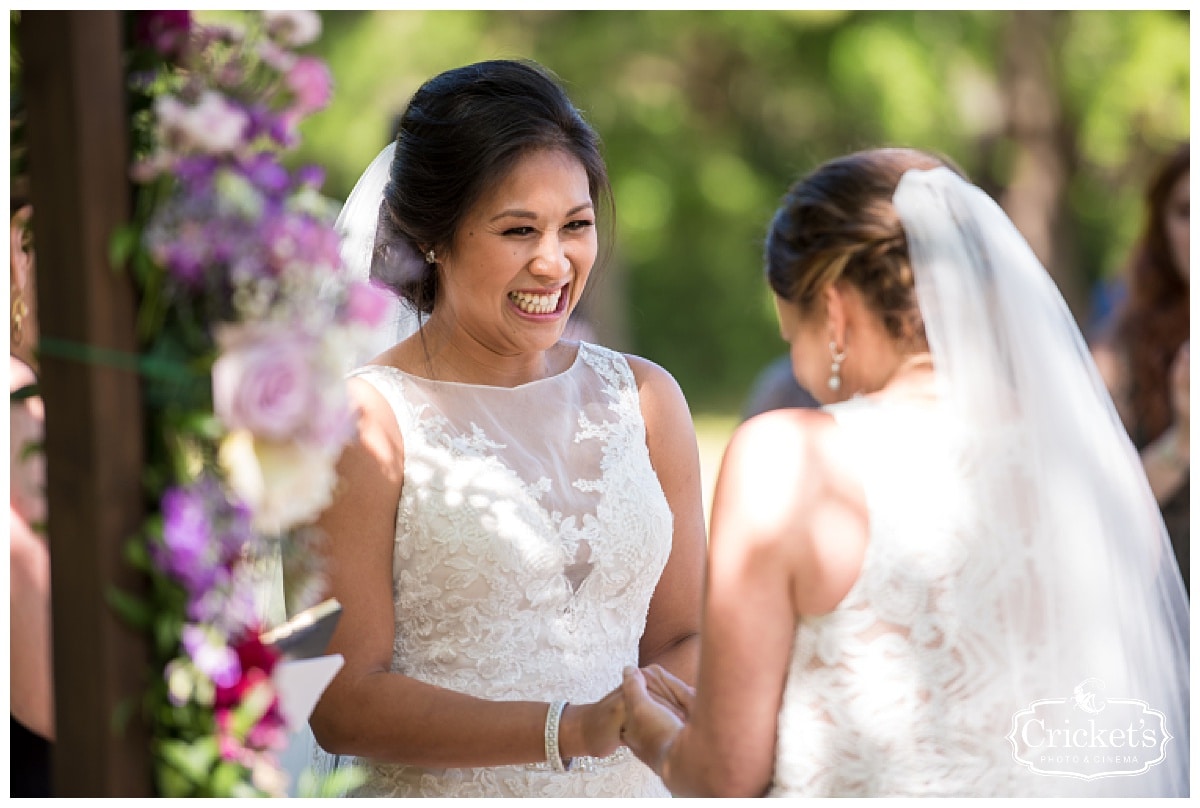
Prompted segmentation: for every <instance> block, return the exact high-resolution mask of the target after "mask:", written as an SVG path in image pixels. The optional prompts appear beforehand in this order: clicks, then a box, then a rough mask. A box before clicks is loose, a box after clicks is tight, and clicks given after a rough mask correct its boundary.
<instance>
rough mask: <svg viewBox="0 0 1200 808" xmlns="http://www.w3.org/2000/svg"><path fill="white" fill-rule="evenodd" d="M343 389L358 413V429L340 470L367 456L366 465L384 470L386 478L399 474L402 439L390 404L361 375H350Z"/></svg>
mask: <svg viewBox="0 0 1200 808" xmlns="http://www.w3.org/2000/svg"><path fill="white" fill-rule="evenodd" d="M346 390H347V394H348V395H349V397H350V401H351V404H352V405H353V407H354V408H355V410H356V412H357V414H358V429H357V434H356V436H355V439H354V440H353V441H351V442H350V444H349V445H348V446H347V447H346V451H345V454H344V455H343V466H344V467H348V468H344V471H351V470H352V469H354V468H356V467H361V465H362V464H363V461H367V459H368V458H370V461H369V462H368V463H366V465H368V466H369V467H370V468H372V469H373V470H375V471H379V470H387V474H386V477H387V478H390V479H398V478H399V477H402V476H403V457H404V438H403V436H402V435H401V433H400V426H399V424H398V423H397V422H396V415H395V413H394V412H393V411H392V406H391V404H390V403H389V402H388V400H387V398H386V397H385V396H384V395H383V393H381V392H380V391H379V389H378V388H377V387H375V385H373V384H371V383H370V382H368V381H367V380H365V379H363V378H361V377H352V378H351V379H350V380H349V381H348V382H347V386H346ZM355 461H358V462H355Z"/></svg>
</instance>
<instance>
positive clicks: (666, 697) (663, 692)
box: [642, 665, 696, 721]
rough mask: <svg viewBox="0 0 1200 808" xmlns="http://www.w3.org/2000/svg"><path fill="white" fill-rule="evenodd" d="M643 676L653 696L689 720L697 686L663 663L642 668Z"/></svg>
mask: <svg viewBox="0 0 1200 808" xmlns="http://www.w3.org/2000/svg"><path fill="white" fill-rule="evenodd" d="M642 677H643V678H644V679H645V680H646V690H647V691H649V693H650V695H651V696H653V697H654V698H656V699H658V701H659V702H660V703H661V704H663V705H664V706H666V707H669V708H670V709H671V711H672V712H674V713H675V715H676V716H678V717H679V719H680V720H681V721H687V720H688V716H689V715H691V713H692V700H693V699H694V698H695V697H696V690H695V688H693V687H692V686H691V685H689V684H688V683H687V682H685V681H683V680H682V679H680V678H679V677H677V676H676V675H675V674H673V673H671V672H670V671H669V670H667V669H666V668H664V667H662V666H661V665H648V666H646V667H645V668H642Z"/></svg>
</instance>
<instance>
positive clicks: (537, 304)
mask: <svg viewBox="0 0 1200 808" xmlns="http://www.w3.org/2000/svg"><path fill="white" fill-rule="evenodd" d="M560 297H562V289H559V290H558V291H557V292H551V293H550V294H548V295H534V294H530V293H529V292H509V293H508V299H509V300H511V301H512V302H513V303H516V304H517V308H519V309H520V310H521V311H523V312H525V313H527V314H549V313H550V312H552V311H554V310H555V309H557V308H558V299H559V298H560Z"/></svg>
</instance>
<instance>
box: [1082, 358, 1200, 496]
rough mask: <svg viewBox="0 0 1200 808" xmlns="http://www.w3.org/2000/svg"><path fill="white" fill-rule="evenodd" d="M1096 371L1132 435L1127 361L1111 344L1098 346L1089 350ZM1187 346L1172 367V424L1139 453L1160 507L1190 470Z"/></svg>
mask: <svg viewBox="0 0 1200 808" xmlns="http://www.w3.org/2000/svg"><path fill="white" fill-rule="evenodd" d="M1092 356H1093V358H1094V359H1095V360H1096V367H1097V368H1098V369H1099V371H1100V376H1101V378H1103V379H1104V383H1105V386H1107V387H1108V391H1109V394H1110V395H1112V398H1113V403H1114V404H1115V405H1116V407H1117V413H1118V414H1119V415H1120V416H1121V421H1122V423H1124V424H1125V429H1126V431H1127V432H1130V433H1131V434H1132V428H1131V427H1132V423H1133V414H1132V410H1131V402H1130V393H1129V390H1130V384H1131V382H1130V378H1129V368H1128V365H1127V359H1126V358H1125V357H1124V356H1123V354H1122V353H1121V352H1120V351H1119V350H1118V349H1117V348H1116V347H1115V346H1114V345H1113V344H1112V343H1110V342H1107V341H1104V342H1100V343H1098V344H1097V345H1096V346H1095V347H1093V349H1092ZM1189 358H1190V348H1189V343H1188V342H1185V343H1184V344H1183V345H1182V347H1180V349H1179V353H1178V354H1177V355H1176V356H1175V359H1174V360H1173V361H1172V364H1171V372H1170V376H1169V380H1170V384H1171V410H1172V415H1173V420H1172V423H1171V426H1169V427H1168V428H1167V429H1166V430H1165V431H1164V432H1163V433H1162V434H1161V435H1159V436H1158V437H1157V438H1155V439H1154V440H1153V441H1151V442H1150V443H1149V444H1147V445H1146V446H1145V447H1144V448H1143V449H1142V450H1141V458H1142V467H1143V468H1144V469H1145V472H1146V479H1148V480H1149V481H1150V489H1151V490H1152V491H1153V492H1154V498H1155V500H1157V502H1158V504H1159V505H1163V504H1164V503H1166V502H1167V501H1168V500H1169V499H1171V497H1172V496H1174V495H1175V493H1176V492H1177V491H1178V490H1179V488H1180V486H1181V485H1183V482H1184V480H1185V479H1187V477H1188V473H1189V471H1190V469H1191V452H1190V448H1189V442H1190V439H1191V398H1190V395H1189V393H1188V384H1189V379H1190V372H1189V367H1188V362H1189Z"/></svg>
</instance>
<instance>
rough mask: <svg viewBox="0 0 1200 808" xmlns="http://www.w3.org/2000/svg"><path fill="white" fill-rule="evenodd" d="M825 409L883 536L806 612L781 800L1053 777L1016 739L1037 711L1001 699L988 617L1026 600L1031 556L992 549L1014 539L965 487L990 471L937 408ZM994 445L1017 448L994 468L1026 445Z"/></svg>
mask: <svg viewBox="0 0 1200 808" xmlns="http://www.w3.org/2000/svg"><path fill="white" fill-rule="evenodd" d="M826 411H828V412H830V413H831V414H833V416H834V417H835V418H836V419H837V421H838V424H839V426H840V428H841V430H842V432H843V433H845V436H846V438H847V439H848V441H849V444H848V445H850V446H852V447H853V452H854V457H855V459H856V462H855V469H856V471H857V472H858V474H859V475H861V476H860V479H861V480H862V483H863V487H864V491H865V493H866V497H867V507H868V513H869V519H870V542H869V544H868V546H867V551H866V555H865V557H864V559H863V564H862V570H861V572H860V574H859V577H858V579H857V581H856V582H855V584H854V585H853V586H852V587H851V589H850V591H849V593H847V595H846V597H845V598H844V599H843V600H842V602H841V603H840V604H838V606H837V607H836V608H835V609H834V610H833V611H832V612H830V613H828V614H826V615H822V616H819V617H812V618H804V619H802V620H801V624H800V626H799V629H798V631H797V634H796V641H795V647H794V651H793V658H792V663H791V668H790V670H789V673H788V679H787V685H786V688H785V691H784V698H783V706H782V708H781V711H780V715H779V724H778V743H777V747H776V763H775V778H774V783H773V786H772V793H773V794H774V795H777V796H800V795H802V796H814V797H815V796H822V797H824V796H839V797H845V796H854V797H866V796H892V797H917V796H996V795H1004V796H1020V795H1022V794H1026V793H1030V792H1031V790H1032V789H1033V788H1034V787H1036V786H1042V787H1045V786H1047V785H1048V784H1047V783H1046V782H1045V780H1044V778H1043V780H1042V782H1041V783H1038V782H1036V781H1035V780H1034V779H1033V777H1032V776H1030V775H1027V774H1026V773H1025V772H1023V771H1022V767H1020V766H1018V764H1016V763H1015V762H1014V760H1013V758H1012V754H1011V747H1010V746H1009V744H1008V742H1007V741H1006V740H1005V735H1006V733H1007V732H1008V731H1009V725H1010V724H1011V721H1012V714H1013V712H1014V711H1015V710H1017V709H1019V708H1020V707H1021V706H1023V705H1012V704H1007V703H996V700H995V699H992V698H991V697H992V696H993V695H995V694H998V693H1001V692H1005V691H1004V690H1003V689H996V688H991V687H989V686H988V685H987V680H988V679H990V678H993V677H1002V676H1005V675H1006V674H1007V670H1008V668H1007V666H1006V664H1005V655H1006V654H1009V653H1013V649H1008V648H1003V647H998V646H997V644H996V641H997V640H998V639H999V637H1000V635H992V634H991V633H990V631H989V629H991V628H993V627H994V626H995V621H994V619H992V618H991V617H989V616H988V615H986V614H983V613H984V612H986V610H987V609H989V608H995V607H996V606H997V604H999V603H1000V602H1002V599H1003V598H1005V597H1006V596H1007V595H1009V594H1014V593H1019V591H1020V588H1021V585H1022V580H1021V567H1022V563H1021V559H1020V558H1019V557H1017V556H1015V555H1011V556H1009V557H1007V558H1005V557H998V556H997V554H996V553H994V552H988V550H989V548H997V547H1001V546H1003V543H1002V542H993V541H991V540H990V539H989V537H988V536H987V535H986V533H985V532H984V533H981V532H980V526H981V525H983V526H985V525H986V524H987V523H988V522H989V520H988V519H987V518H986V517H984V515H983V514H980V513H978V512H977V510H976V505H977V503H974V502H972V501H968V500H967V499H966V498H964V497H963V496H962V494H963V493H964V486H963V481H964V480H965V479H966V478H968V477H970V478H974V477H975V476H977V475H979V474H981V473H985V471H984V467H981V466H979V465H978V464H976V463H975V462H974V461H973V459H972V458H979V455H978V454H977V453H972V452H969V451H967V450H966V447H968V446H970V441H969V440H965V439H963V438H964V437H965V436H962V435H961V434H957V435H956V433H955V431H954V430H952V429H950V428H949V425H948V423H947V420H946V413H944V412H939V411H938V410H937V409H936V406H935V405H932V404H929V403H925V404H918V403H907V404H906V403H895V402H892V403H883V402H880V401H878V400H876V399H870V398H859V399H853V400H851V401H848V402H843V403H841V404H836V405H832V406H829V407H826ZM994 437H996V438H998V437H999V434H998V433H997V434H996V435H995V436H994ZM989 444H990V445H991V446H993V447H1003V448H1001V449H1000V451H1001V452H1002V453H1001V454H994V455H991V456H988V457H986V467H987V468H989V469H991V470H993V471H994V472H995V473H1003V471H1004V469H1007V468H1011V465H1010V464H1011V462H1012V461H1013V460H1016V459H1018V457H1019V453H1020V446H1019V443H1016V442H1014V441H1011V440H999V439H996V440H991V441H989ZM980 448H982V447H980ZM997 521H998V520H997ZM1018 651H1019V652H1021V653H1036V645H1035V644H1034V643H1032V642H1031V643H1027V644H1026V645H1025V647H1024V648H1022V649H1018ZM1047 695H1051V694H1047Z"/></svg>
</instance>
